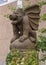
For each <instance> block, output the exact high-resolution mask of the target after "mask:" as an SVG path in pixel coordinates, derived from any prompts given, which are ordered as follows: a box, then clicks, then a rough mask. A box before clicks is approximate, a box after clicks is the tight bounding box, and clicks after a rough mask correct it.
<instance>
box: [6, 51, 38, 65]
mask: <svg viewBox="0 0 46 65" xmlns="http://www.w3.org/2000/svg"><path fill="white" fill-rule="evenodd" d="M6 65H38V59H37V51H36V50H28V51H26V52H25V53H24V56H23V54H22V53H21V52H19V51H18V50H15V51H14V52H10V53H9V54H8V56H7V58H6Z"/></svg>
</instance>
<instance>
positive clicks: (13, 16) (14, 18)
mask: <svg viewBox="0 0 46 65" xmlns="http://www.w3.org/2000/svg"><path fill="white" fill-rule="evenodd" d="M9 18H10V20H13V21H14V20H16V19H17V16H16V14H15V13H13V14H11V15H10V16H9Z"/></svg>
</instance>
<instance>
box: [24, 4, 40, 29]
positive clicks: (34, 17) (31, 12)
mask: <svg viewBox="0 0 46 65" xmlns="http://www.w3.org/2000/svg"><path fill="white" fill-rule="evenodd" d="M24 11H25V13H26V15H28V17H29V21H30V26H31V28H32V29H33V30H38V25H39V19H40V8H39V5H33V6H30V7H28V8H26V9H25V10H24Z"/></svg>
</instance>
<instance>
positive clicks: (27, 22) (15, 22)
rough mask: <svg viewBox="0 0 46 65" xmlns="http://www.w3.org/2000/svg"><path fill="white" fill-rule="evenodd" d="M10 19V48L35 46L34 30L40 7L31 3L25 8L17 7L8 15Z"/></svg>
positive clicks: (36, 28) (37, 21)
mask: <svg viewBox="0 0 46 65" xmlns="http://www.w3.org/2000/svg"><path fill="white" fill-rule="evenodd" d="M9 18H10V20H11V21H12V23H11V24H12V26H13V33H14V36H13V38H12V40H11V45H10V49H14V48H17V49H20V50H21V49H30V48H35V46H36V40H37V37H36V31H37V30H38V26H39V19H40V8H39V5H33V6H30V7H28V8H26V9H25V10H23V9H21V8H18V9H17V10H16V11H15V12H13V14H11V15H10V16H9Z"/></svg>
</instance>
